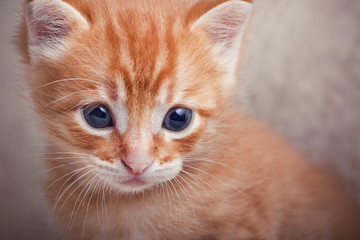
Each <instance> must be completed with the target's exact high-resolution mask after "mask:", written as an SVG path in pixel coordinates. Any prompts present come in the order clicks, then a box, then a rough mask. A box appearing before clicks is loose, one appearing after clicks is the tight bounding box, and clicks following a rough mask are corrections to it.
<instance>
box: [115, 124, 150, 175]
mask: <svg viewBox="0 0 360 240" xmlns="http://www.w3.org/2000/svg"><path fill="white" fill-rule="evenodd" d="M129 127H130V128H129V131H128V132H127V133H126V137H125V139H126V143H127V144H126V145H127V154H126V156H124V157H123V158H122V163H123V164H124V166H125V167H126V169H127V170H128V171H129V172H130V173H132V174H135V175H137V174H141V173H142V172H143V171H144V170H145V169H146V168H147V167H148V166H149V165H150V164H151V163H152V162H153V160H152V158H151V156H150V155H149V147H150V142H151V132H150V131H149V130H146V129H144V126H143V127H142V128H140V127H136V126H129Z"/></svg>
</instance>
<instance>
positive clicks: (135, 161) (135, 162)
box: [121, 152, 152, 175]
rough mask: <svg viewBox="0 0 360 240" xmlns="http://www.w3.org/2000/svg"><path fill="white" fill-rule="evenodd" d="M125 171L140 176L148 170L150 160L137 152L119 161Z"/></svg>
mask: <svg viewBox="0 0 360 240" xmlns="http://www.w3.org/2000/svg"><path fill="white" fill-rule="evenodd" d="M121 162H122V164H123V165H124V166H125V168H126V170H127V171H128V172H129V173H131V174H134V175H140V174H142V173H143V172H144V170H145V169H146V168H148V167H149V166H150V165H151V163H152V160H151V159H150V158H149V157H148V156H146V155H145V154H144V153H142V152H137V153H135V154H132V155H130V156H129V157H127V158H125V159H123V160H121Z"/></svg>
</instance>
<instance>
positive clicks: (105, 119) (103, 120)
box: [83, 105, 113, 128]
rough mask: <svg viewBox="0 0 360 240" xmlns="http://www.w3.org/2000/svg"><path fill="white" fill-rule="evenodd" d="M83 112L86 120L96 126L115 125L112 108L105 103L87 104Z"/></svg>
mask: <svg viewBox="0 0 360 240" xmlns="http://www.w3.org/2000/svg"><path fill="white" fill-rule="evenodd" d="M83 114H84V118H85V120H86V122H87V123H88V124H89V125H90V126H92V127H94V128H106V127H111V126H112V125H113V122H112V117H111V113H110V110H109V109H108V108H107V107H106V106H105V105H96V106H86V107H84V109H83Z"/></svg>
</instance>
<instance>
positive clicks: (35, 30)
mask: <svg viewBox="0 0 360 240" xmlns="http://www.w3.org/2000/svg"><path fill="white" fill-rule="evenodd" d="M25 20H26V24H27V28H28V42H29V51H30V56H31V57H34V58H54V57H56V56H58V55H59V54H60V52H59V51H61V49H62V48H63V47H64V43H65V41H66V39H67V37H68V36H69V35H70V33H71V32H72V31H74V30H79V29H88V28H89V24H88V23H87V21H86V19H85V18H84V17H83V16H82V15H81V14H80V13H79V12H78V11H77V10H76V9H75V8H73V7H72V6H70V5H69V4H67V3H65V2H63V1H61V0H32V1H29V2H28V3H27V4H26V8H25Z"/></svg>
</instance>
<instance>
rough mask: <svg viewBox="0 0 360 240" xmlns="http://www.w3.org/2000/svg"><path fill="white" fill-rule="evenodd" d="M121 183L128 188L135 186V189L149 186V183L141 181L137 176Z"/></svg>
mask: <svg viewBox="0 0 360 240" xmlns="http://www.w3.org/2000/svg"><path fill="white" fill-rule="evenodd" d="M121 183H122V184H124V185H127V186H133V187H138V186H144V185H146V184H147V182H145V181H143V180H141V179H139V178H138V177H136V176H135V177H133V178H132V179H130V180H126V181H122V182H121Z"/></svg>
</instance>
